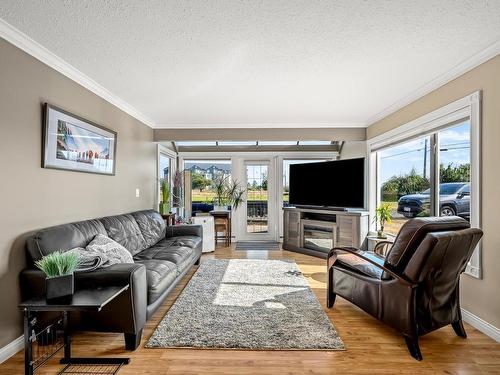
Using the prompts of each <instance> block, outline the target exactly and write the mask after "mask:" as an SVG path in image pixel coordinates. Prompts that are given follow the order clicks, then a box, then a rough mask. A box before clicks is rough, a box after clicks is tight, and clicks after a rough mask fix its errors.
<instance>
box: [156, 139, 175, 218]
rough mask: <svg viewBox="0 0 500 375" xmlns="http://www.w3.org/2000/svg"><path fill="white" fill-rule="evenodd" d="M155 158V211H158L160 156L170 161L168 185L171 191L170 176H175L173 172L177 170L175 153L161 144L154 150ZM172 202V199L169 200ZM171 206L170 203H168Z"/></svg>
mask: <svg viewBox="0 0 500 375" xmlns="http://www.w3.org/2000/svg"><path fill="white" fill-rule="evenodd" d="M156 152H157V156H156V181H157V183H156V185H157V187H156V205H155V207H156V210H158V207H159V206H160V179H161V175H162V173H161V170H160V156H161V155H163V156H166V157H168V158H169V159H170V171H169V180H170V181H169V183H170V189H172V176H173V175H174V174H175V171H176V170H177V166H176V164H177V153H176V152H175V151H173V150H171V149H169V148H167V147H165V146H163V145H161V144H158V148H157V150H156ZM170 200H172V198H170ZM170 203H171V204H172V202H170Z"/></svg>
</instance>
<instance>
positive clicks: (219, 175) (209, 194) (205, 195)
mask: <svg viewBox="0 0 500 375" xmlns="http://www.w3.org/2000/svg"><path fill="white" fill-rule="evenodd" d="M184 169H185V170H189V171H191V189H192V190H191V199H192V202H193V213H194V212H200V211H202V212H208V211H210V210H211V209H213V203H214V198H215V191H214V182H216V181H217V180H218V179H226V178H227V179H229V178H230V176H231V160H184Z"/></svg>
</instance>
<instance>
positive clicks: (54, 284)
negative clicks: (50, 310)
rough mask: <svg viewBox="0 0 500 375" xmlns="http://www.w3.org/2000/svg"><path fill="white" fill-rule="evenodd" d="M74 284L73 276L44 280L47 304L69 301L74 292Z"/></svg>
mask: <svg viewBox="0 0 500 375" xmlns="http://www.w3.org/2000/svg"><path fill="white" fill-rule="evenodd" d="M74 284H75V283H74V276H73V274H70V275H64V276H57V277H50V278H47V279H45V291H46V299H47V302H49V301H50V302H60V301H62V300H67V299H71V296H72V295H73V293H74V292H75V287H74Z"/></svg>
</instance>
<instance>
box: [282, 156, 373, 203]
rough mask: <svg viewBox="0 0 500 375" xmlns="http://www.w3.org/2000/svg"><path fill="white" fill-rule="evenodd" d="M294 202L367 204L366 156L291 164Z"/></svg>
mask: <svg viewBox="0 0 500 375" xmlns="http://www.w3.org/2000/svg"><path fill="white" fill-rule="evenodd" d="M289 194H290V196H289V201H290V204H291V205H293V206H320V207H335V208H364V206H365V199H364V197H365V159H364V158H359V159H346V160H335V161H324V162H319V163H307V164H292V165H290V192H289Z"/></svg>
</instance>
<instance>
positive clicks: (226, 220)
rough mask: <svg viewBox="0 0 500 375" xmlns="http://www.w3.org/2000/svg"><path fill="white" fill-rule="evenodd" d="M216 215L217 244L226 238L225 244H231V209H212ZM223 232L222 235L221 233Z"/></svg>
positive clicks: (212, 212)
mask: <svg viewBox="0 0 500 375" xmlns="http://www.w3.org/2000/svg"><path fill="white" fill-rule="evenodd" d="M210 215H212V216H213V217H214V226H215V245H216V246H217V243H218V242H219V240H221V239H222V240H224V245H225V246H230V245H231V213H230V211H210ZM219 233H222V235H219Z"/></svg>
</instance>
